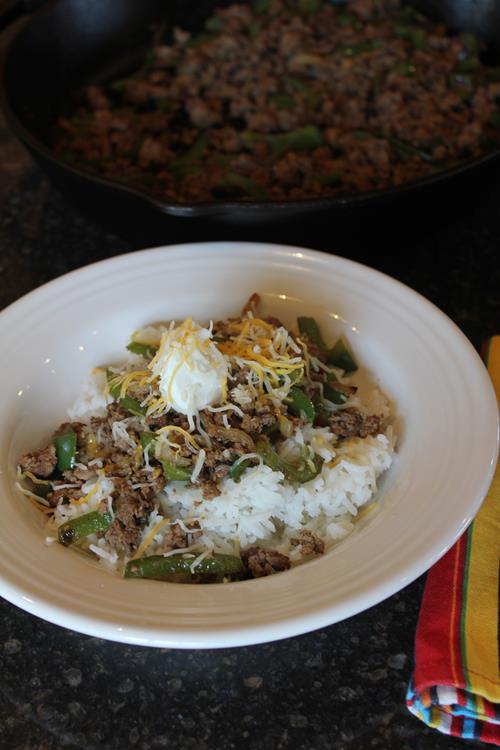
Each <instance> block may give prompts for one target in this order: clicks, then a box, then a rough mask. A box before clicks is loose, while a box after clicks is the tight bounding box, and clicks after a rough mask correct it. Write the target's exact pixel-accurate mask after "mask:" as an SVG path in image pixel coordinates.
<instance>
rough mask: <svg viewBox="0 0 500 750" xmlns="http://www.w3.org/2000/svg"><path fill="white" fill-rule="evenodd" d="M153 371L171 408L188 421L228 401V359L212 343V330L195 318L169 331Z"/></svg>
mask: <svg viewBox="0 0 500 750" xmlns="http://www.w3.org/2000/svg"><path fill="white" fill-rule="evenodd" d="M151 370H152V372H153V374H154V375H156V376H157V377H158V379H159V388H160V393H161V395H162V397H163V398H164V400H165V402H166V405H167V408H169V409H175V411H177V412H179V413H180V414H185V415H186V416H187V417H188V418H191V419H192V418H193V416H194V415H195V414H197V412H199V411H201V410H202V409H206V408H207V406H215V405H217V404H220V403H221V401H223V400H224V399H225V398H226V394H227V377H228V364H227V361H226V358H225V357H224V355H223V354H222V353H221V352H220V351H219V350H218V348H217V346H216V345H215V343H214V342H213V341H212V331H211V329H210V328H202V327H201V326H199V325H198V323H195V322H194V321H193V320H191V318H188V319H187V320H185V321H184V322H183V323H181V324H180V325H179V326H171V327H170V328H169V330H168V331H165V333H164V334H163V335H162V339H161V343H160V348H159V350H158V353H157V355H156V357H155V358H154V359H153V361H152V363H151Z"/></svg>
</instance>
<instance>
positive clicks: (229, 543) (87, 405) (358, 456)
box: [50, 372, 394, 569]
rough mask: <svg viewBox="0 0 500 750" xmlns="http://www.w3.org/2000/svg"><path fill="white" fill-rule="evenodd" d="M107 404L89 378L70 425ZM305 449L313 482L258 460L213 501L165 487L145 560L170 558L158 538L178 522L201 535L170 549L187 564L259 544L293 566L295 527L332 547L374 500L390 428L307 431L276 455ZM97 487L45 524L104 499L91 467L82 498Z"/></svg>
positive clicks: (104, 554)
mask: <svg viewBox="0 0 500 750" xmlns="http://www.w3.org/2000/svg"><path fill="white" fill-rule="evenodd" d="M369 400H370V402H371V403H370V406H372V405H374V404H376V406H377V411H378V413H385V414H388V408H389V407H388V403H387V399H386V398H385V396H384V395H383V394H382V393H381V391H380V390H379V389H377V388H375V389H374V390H373V393H372V394H371V395H370V397H369ZM107 401H108V399H107V398H106V396H105V395H104V381H103V376H102V373H100V372H97V373H94V374H93V376H92V378H91V380H90V382H89V383H87V384H86V386H85V388H84V391H83V393H82V395H81V396H80V397H79V398H78V399H77V401H76V402H75V404H74V405H73V406H72V408H71V409H69V410H68V415H69V417H70V419H72V420H78V421H88V420H89V419H90V417H91V416H94V415H95V416H100V415H102V414H103V413H104V410H105V407H106V403H107ZM365 404H366V400H365ZM122 426H123V430H122V429H121V427H122ZM125 428H126V425H120V438H121V439H122V441H123V442H125V441H126V436H127V437H128V434H127V435H126V429H125ZM117 429H118V428H117ZM122 433H125V434H122ZM129 439H130V438H129ZM304 446H311V447H312V449H313V450H314V451H315V452H316V453H318V454H319V455H320V456H321V457H322V458H323V460H324V464H323V467H322V470H321V472H320V474H319V475H318V476H317V477H316V478H315V479H313V480H312V481H310V482H307V483H305V484H302V485H297V486H293V485H291V484H289V483H288V482H285V480H284V476H283V474H282V473H281V472H278V471H272V470H271V469H270V468H269V467H267V466H265V465H263V464H262V462H261V463H260V464H259V465H256V466H254V467H252V468H249V469H247V470H246V471H245V472H244V473H243V474H242V476H241V478H240V480H239V481H238V482H236V481H233V480H232V479H230V478H225V479H223V480H222V481H221V482H220V483H219V487H220V490H221V493H220V495H219V496H217V497H215V498H213V499H210V500H206V499H204V498H203V494H202V491H201V488H199V487H197V486H196V484H195V485H194V486H188V483H187V482H169V483H168V484H167V486H166V487H165V490H164V492H163V493H162V494H161V495H160V497H159V499H160V510H159V512H156V511H155V512H153V514H152V515H151V517H150V519H149V523H148V525H147V526H146V527H145V529H144V530H143V533H142V537H141V541H144V540H147V538H148V535H150V534H151V532H152V530H153V529H154V527H155V525H156V524H157V523H158V522H159V521H161V520H162V518H168V519H170V520H169V523H168V524H167V523H165V524H164V525H163V526H162V528H161V529H160V531H159V532H158V533H157V534H156V535H155V536H154V539H153V540H151V541H150V542H149V544H148V546H147V550H146V554H148V555H150V554H170V551H169V549H170V548H169V547H168V546H165V544H164V539H165V536H166V535H167V534H168V532H169V531H170V528H171V525H172V524H173V523H176V522H177V520H179V523H180V524H181V526H184V521H188V520H189V521H192V520H193V519H198V520H199V524H200V526H201V533H198V534H197V535H194V536H193V535H191V536H190V537H189V540H188V547H187V548H186V549H184V550H175V553H176V554H181V553H184V554H186V553H189V554H191V555H193V560H194V559H195V558H196V557H198V556H199V555H200V554H202V553H203V550H215V551H216V552H226V553H231V552H233V553H234V552H235V551H236V552H237V550H238V549H239V548H240V547H246V546H248V545H253V544H259V543H261V544H263V545H264V546H272V547H273V548H275V549H278V551H280V552H283V553H286V554H288V555H290V558H291V560H292V562H293V563H298V562H301V559H302V558H301V552H300V548H299V547H297V546H293V545H291V543H290V540H291V539H293V538H294V537H296V536H297V535H298V533H299V532H300V531H301V530H302V529H309V530H311V531H313V532H315V533H317V534H318V535H319V536H321V537H322V538H323V540H324V541H325V545H326V548H327V549H328V548H329V547H331V546H332V545H333V544H336V543H337V542H339V541H340V540H341V539H343V538H344V537H345V536H346V535H347V534H349V533H350V532H351V531H352V529H353V527H354V525H353V521H354V520H355V517H356V515H357V514H358V511H359V509H360V508H361V507H362V506H364V505H366V504H368V503H370V502H371V501H372V500H373V499H374V498H375V497H376V493H377V489H378V485H377V480H378V478H379V477H380V475H381V474H382V473H383V472H385V471H386V470H387V469H388V468H389V467H390V466H391V463H392V457H393V451H394V440H393V437H392V430H391V428H388V430H387V432H386V433H385V434H379V435H377V436H369V437H366V438H351V439H346V440H343V441H340V442H337V441H336V438H335V436H334V435H332V433H331V432H330V431H329V430H328V428H322V427H311V426H307V427H304V428H303V429H302V430H298V431H297V432H296V434H295V435H294V436H293V437H292V438H290V439H289V440H286V441H285V442H284V443H283V445H282V446H281V449H280V454H281V456H282V457H283V458H293V457H294V455H298V454H300V452H301V451H303V450H304ZM130 447H131V446H130ZM193 476H194V477H196V471H194V472H193ZM96 485H97V488H96V491H95V492H94V494H92V496H91V497H90V499H89V501H88V502H84V503H79V504H73V503H69V504H68V505H60V506H59V507H58V508H57V509H56V511H55V514H54V518H53V519H52V521H51V522H50V523H51V524H53V525H54V526H55V527H57V526H59V525H60V524H61V523H63V522H64V521H66V520H68V519H69V518H73V517H75V516H77V515H81V514H83V513H86V512H89V511H90V510H95V509H97V507H99V504H100V502H101V501H102V500H106V501H107V500H109V498H110V497H111V492H112V491H113V483H112V481H111V480H110V479H107V478H105V477H104V476H100V477H99V476H98V475H97V467H96V477H95V478H94V479H92V480H89V482H87V483H86V484H85V485H84V488H83V489H84V492H86V493H89V492H90V491H91V490H92V489H93V488H94V487H96ZM109 505H111V503H110V502H109ZM184 528H185V527H184ZM87 548H88V549H90V551H92V552H93V553H94V554H95V555H97V557H98V558H99V561H100V562H101V563H102V564H104V565H105V566H106V567H107V568H112V569H121V567H122V565H123V561H120V560H119V559H118V556H117V555H116V553H115V552H114V550H113V549H112V548H111V547H109V545H108V544H107V542H106V541H105V540H104V539H103V538H100V539H98V538H97V537H96V536H94V537H90V538H89V539H88V540H87Z"/></svg>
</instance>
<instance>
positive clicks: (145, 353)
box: [127, 341, 158, 359]
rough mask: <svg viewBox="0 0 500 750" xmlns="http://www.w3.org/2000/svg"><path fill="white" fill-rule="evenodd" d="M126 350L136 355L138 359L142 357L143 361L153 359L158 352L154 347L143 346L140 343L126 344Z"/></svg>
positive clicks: (149, 345)
mask: <svg viewBox="0 0 500 750" xmlns="http://www.w3.org/2000/svg"><path fill="white" fill-rule="evenodd" d="M127 349H128V350H129V352H132V354H138V355H139V356H140V357H144V359H153V357H154V356H155V354H156V352H157V351H158V349H157V348H156V346H153V345H152V344H143V343H142V342H141V341H131V342H130V344H127Z"/></svg>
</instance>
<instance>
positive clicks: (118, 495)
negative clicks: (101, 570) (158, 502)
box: [104, 480, 155, 555]
mask: <svg viewBox="0 0 500 750" xmlns="http://www.w3.org/2000/svg"><path fill="white" fill-rule="evenodd" d="M154 507H155V504H154V501H153V500H152V499H151V498H145V497H144V496H143V494H141V493H140V492H138V491H134V490H132V488H131V486H130V484H129V483H128V482H125V481H122V482H116V480H115V491H114V492H113V510H114V514H115V517H114V519H113V521H112V523H111V525H110V527H109V529H108V530H107V531H106V532H105V534H104V537H105V539H106V541H107V542H108V543H109V544H110V546H111V547H112V548H113V549H115V550H117V551H120V552H125V553H126V554H127V555H129V554H130V553H131V552H133V551H134V549H135V548H136V547H137V545H138V543H139V539H140V536H141V532H142V530H143V528H144V526H145V525H146V523H147V520H148V516H149V513H150V512H151V511H152V510H153V508H154Z"/></svg>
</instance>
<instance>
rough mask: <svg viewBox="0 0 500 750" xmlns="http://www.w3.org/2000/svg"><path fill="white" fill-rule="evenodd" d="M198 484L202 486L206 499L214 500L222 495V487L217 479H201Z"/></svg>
mask: <svg viewBox="0 0 500 750" xmlns="http://www.w3.org/2000/svg"><path fill="white" fill-rule="evenodd" d="M196 486H197V487H200V489H201V492H202V495H203V497H204V499H205V500H213V499H214V497H218V496H219V495H220V487H219V485H218V484H217V482H216V480H215V479H201V481H199V482H198V483H197V485H196Z"/></svg>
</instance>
